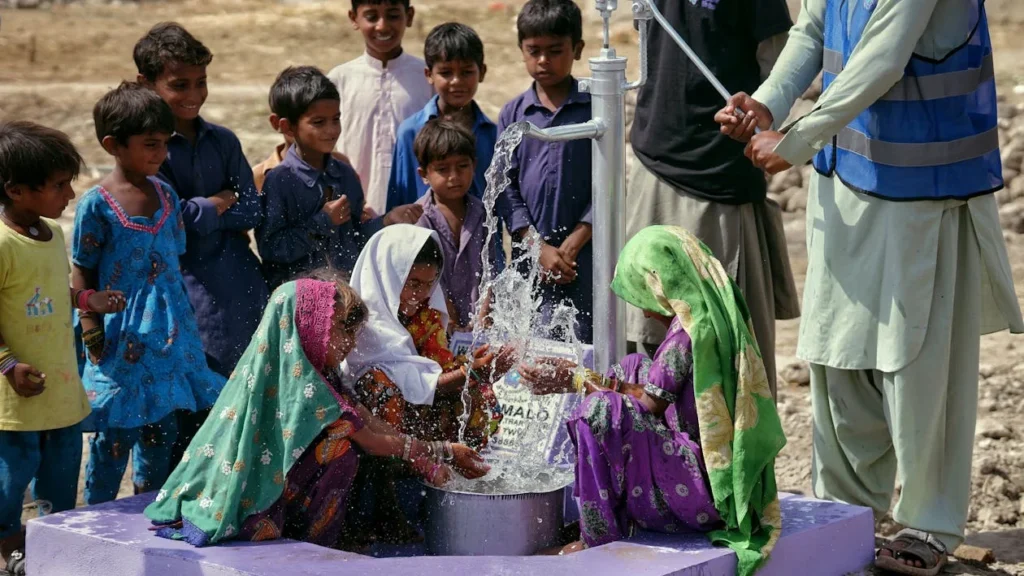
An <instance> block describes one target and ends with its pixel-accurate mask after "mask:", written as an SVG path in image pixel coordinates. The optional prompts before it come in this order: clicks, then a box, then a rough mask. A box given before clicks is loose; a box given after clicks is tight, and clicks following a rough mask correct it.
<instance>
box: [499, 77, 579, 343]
mask: <svg viewBox="0 0 1024 576" xmlns="http://www.w3.org/2000/svg"><path fill="white" fill-rule="evenodd" d="M590 118H591V111H590V95H589V94H585V93H582V92H580V91H579V88H578V84H577V83H575V82H574V83H573V88H572V92H570V94H569V98H568V99H567V100H566V101H565V103H564V104H562V106H561V108H559V109H558V110H557V111H555V112H552V111H550V110H548V109H547V108H545V107H544V105H543V104H541V103H540V99H539V98H538V97H537V92H536V90H535V88H534V87H533V86H531V87H530V89H529V90H527V91H526V92H523V93H522V94H520V95H519V96H517V97H516V98H515V99H514V100H512V101H511V102H509V103H508V104H506V105H505V107H504V108H502V110H501V115H500V116H499V117H498V131H499V133H501V132H503V131H504V130H505V128H507V127H508V126H509V125H510V124H512V123H514V122H520V121H524V120H525V121H528V122H531V123H532V124H534V125H536V126H537V127H538V128H549V127H552V126H565V125H568V124H576V123H579V122H586V121H588V120H590ZM591 164H592V160H591V142H590V140H573V141H570V142H564V143H548V142H541V141H540V140H536V139H532V138H524V139H523V142H522V144H520V145H519V147H518V148H516V152H515V154H514V155H513V158H512V166H511V168H510V169H509V172H508V174H509V176H510V178H511V180H512V183H511V184H510V185H509V187H508V189H507V190H506V192H505V197H506V204H507V206H508V210H509V211H510V214H509V215H508V216H507V224H508V229H509V231H510V232H513V233H514V232H518V231H520V230H522V229H524V228H528V227H529V226H533V227H534V228H536V229H537V232H538V233H539V234H540V235H541V237H543V238H544V241H545V242H547V243H548V244H550V245H552V246H554V247H556V248H557V247H559V246H561V244H562V242H564V241H565V239H566V238H567V237H568V236H569V234H570V233H571V232H572V231H573V229H574V228H576V225H577V224H580V223H584V224H590V223H591V211H590V198H591V189H590V186H591V184H590V183H591V175H590V168H591ZM576 262H577V269H576V273H577V277H576V280H575V281H573V282H572V283H570V284H565V285H560V284H548V283H545V284H543V285H542V288H541V290H542V293H543V297H544V308H545V310H546V311H547V312H549V311H550V309H551V308H552V307H553V305H554V304H556V303H558V302H560V301H563V300H569V301H571V302H572V303H573V305H574V306H575V307H576V309H577V310H578V311H579V315H578V316H577V320H578V321H579V325H578V327H577V330H576V335H577V337H578V338H579V339H580V340H582V341H583V342H586V343H590V342H592V340H593V317H592V316H593V309H594V294H593V273H594V256H593V252H592V247H591V244H590V243H587V245H586V246H584V247H583V249H582V250H580V253H579V256H578V257H577V258H576Z"/></svg>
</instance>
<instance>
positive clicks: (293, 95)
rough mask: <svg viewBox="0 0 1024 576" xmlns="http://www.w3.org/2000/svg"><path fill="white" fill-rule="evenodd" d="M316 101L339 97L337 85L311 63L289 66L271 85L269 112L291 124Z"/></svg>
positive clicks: (337, 98)
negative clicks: (308, 64) (310, 64)
mask: <svg viewBox="0 0 1024 576" xmlns="http://www.w3.org/2000/svg"><path fill="white" fill-rule="evenodd" d="M318 100H341V96H340V95H339V94H338V87H337V86H335V85H334V82H331V81H330V80H329V79H328V78H327V76H325V75H324V73H323V72H321V71H320V69H318V68H316V67H314V66H289V67H288V68H285V69H284V70H282V71H281V73H280V74H278V75H277V79H276V80H274V84H273V86H271V87H270V111H271V112H273V113H274V114H277V115H278V116H279V117H281V118H286V119H287V120H288V121H289V122H291V123H293V124H294V123H296V122H298V121H299V117H301V116H302V115H303V114H305V113H306V110H309V107H310V106H312V105H313V103H314V102H316V101H318Z"/></svg>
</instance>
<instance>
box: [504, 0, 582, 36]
mask: <svg viewBox="0 0 1024 576" xmlns="http://www.w3.org/2000/svg"><path fill="white" fill-rule="evenodd" d="M516 29H517V30H518V31H519V44H522V43H523V40H526V39H529V38H537V37H540V36H554V37H566V36H567V37H569V38H571V39H572V45H573V46H576V45H577V44H579V43H580V42H581V41H582V40H583V14H582V13H580V7H579V6H577V5H576V3H575V2H573V1H572V0H530V1H529V2H527V3H526V5H525V6H523V9H522V10H521V11H520V12H519V17H518V18H517V19H516Z"/></svg>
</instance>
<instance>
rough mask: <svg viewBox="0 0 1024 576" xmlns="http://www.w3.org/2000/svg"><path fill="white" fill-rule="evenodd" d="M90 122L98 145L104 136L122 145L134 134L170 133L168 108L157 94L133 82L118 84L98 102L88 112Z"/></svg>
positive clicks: (172, 120) (171, 125) (169, 109)
mask: <svg viewBox="0 0 1024 576" xmlns="http://www.w3.org/2000/svg"><path fill="white" fill-rule="evenodd" d="M92 120H93V123H94V124H95V125H96V139H97V140H99V141H100V142H101V143H102V142H103V139H104V138H106V137H107V136H113V137H114V138H115V139H116V140H117V141H118V143H120V144H122V145H123V144H127V143H128V139H129V138H131V137H132V136H135V135H138V134H149V133H151V132H157V133H160V134H173V133H174V112H172V111H171V107H170V106H168V105H167V103H166V102H164V100H163V98H160V95H159V94H157V93H156V92H153V91H152V90H150V89H149V88H146V87H145V86H143V85H141V84H138V83H135V82H122V83H121V85H120V86H118V87H117V88H114V89H113V90H111V91H110V92H107V93H106V94H105V95H104V96H103V97H102V98H100V100H99V102H97V103H96V106H94V107H93V109H92Z"/></svg>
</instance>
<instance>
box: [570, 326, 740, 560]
mask: <svg viewBox="0 0 1024 576" xmlns="http://www.w3.org/2000/svg"><path fill="white" fill-rule="evenodd" d="M609 376H613V377H615V378H617V379H619V381H621V382H629V383H633V384H640V385H643V387H644V391H645V393H646V394H648V395H649V396H652V397H654V398H658V399H661V400H664V401H667V402H668V403H669V406H668V408H667V409H666V410H665V413H664V414H663V415H662V416H660V417H659V416H655V415H654V414H652V413H651V412H650V411H648V410H647V408H645V407H644V406H642V405H641V404H640V402H639V401H638V400H637V399H636V398H633V397H632V396H628V395H625V394H619V393H617V392H611V391H607V392H598V393H594V394H591V395H590V396H588V397H587V399H586V400H585V401H584V402H583V403H582V404H581V405H580V407H579V408H578V409H577V411H576V413H575V414H574V415H573V417H572V418H571V419H570V420H569V422H568V426H569V434H570V436H571V437H572V440H573V443H574V444H575V445H576V454H577V459H576V486H575V488H574V495H575V496H576V498H577V499H578V502H579V506H580V518H581V519H582V520H581V522H580V531H581V535H582V537H583V542H584V544H585V545H586V546H588V547H593V546H599V545H601V544H606V543H608V542H612V541H615V540H620V539H622V538H624V537H628V536H629V535H630V533H631V532H632V529H633V527H637V528H640V529H642V530H653V531H658V532H682V531H701V532H706V531H708V530H712V529H715V528H719V527H720V518H719V515H718V512H717V511H716V510H715V506H714V501H713V499H712V496H711V490H710V487H709V485H708V481H707V472H706V471H705V469H704V458H703V456H702V452H701V445H700V433H699V426H698V422H697V407H696V403H695V401H694V395H693V357H692V351H691V346H690V337H689V336H688V335H687V333H686V331H685V330H683V328H682V326H681V325H680V323H679V321H678V320H676V321H674V322H673V323H672V326H671V328H670V329H669V333H668V336H667V337H666V338H665V342H664V343H663V344H662V345H661V347H660V348H659V349H658V351H657V353H656V354H655V356H654V360H653V362H652V361H651V360H648V359H647V358H645V357H643V356H641V355H638V354H632V355H630V356H627V357H626V358H625V359H624V360H623V362H622V364H621V365H616V366H615V367H613V368H612V371H611V373H610V374H609Z"/></svg>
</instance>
